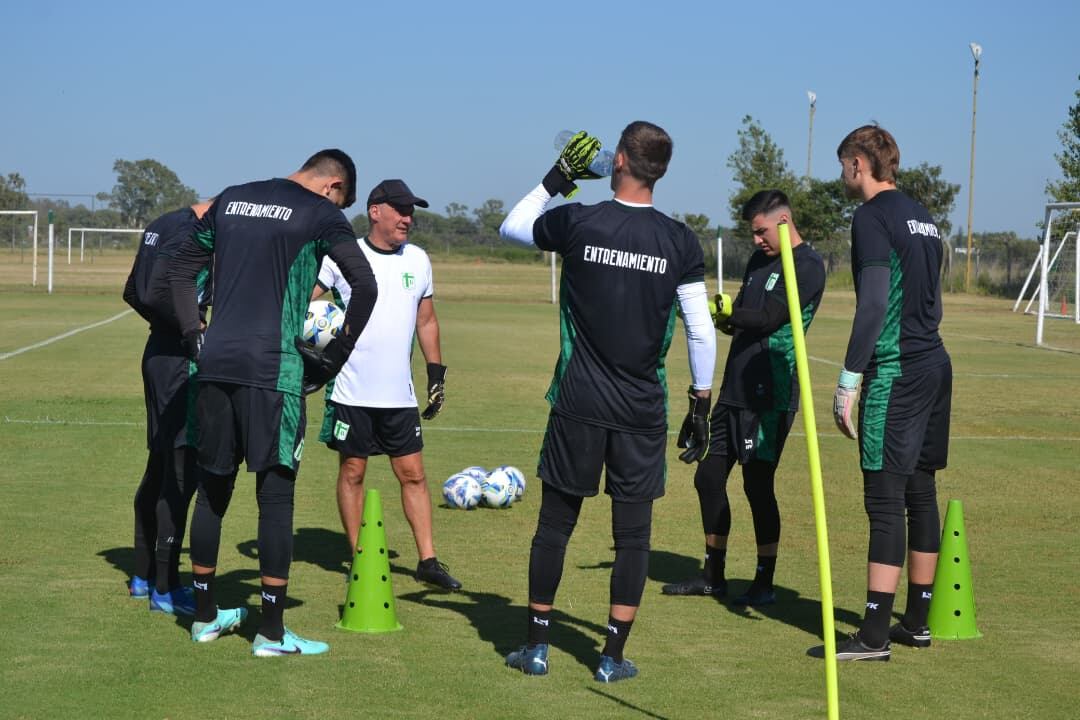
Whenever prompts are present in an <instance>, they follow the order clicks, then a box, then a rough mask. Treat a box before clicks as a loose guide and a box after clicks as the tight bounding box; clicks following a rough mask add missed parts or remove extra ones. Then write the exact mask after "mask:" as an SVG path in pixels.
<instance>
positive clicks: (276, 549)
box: [168, 150, 378, 657]
mask: <svg viewBox="0 0 1080 720" xmlns="http://www.w3.org/2000/svg"><path fill="white" fill-rule="evenodd" d="M355 198H356V168H355V167H354V165H353V162H352V160H351V159H350V158H349V156H348V155H346V154H345V153H343V152H341V151H340V150H323V151H322V152H319V153H316V154H315V155H313V156H312V157H311V158H309V159H308V161H307V162H305V163H304V165H303V167H301V168H300V170H298V171H297V172H295V173H293V174H292V175H290V176H289V177H288V178H287V179H280V178H278V179H274V180H265V181H262V182H253V183H248V184H246V185H237V186H233V187H229V188H226V189H225V190H224V191H222V192H221V194H220V195H218V197H217V200H216V201H215V202H214V204H213V206H211V208H210V210H209V211H208V212H207V213H206V215H205V216H203V218H202V220H200V221H199V223H198V224H197V225H196V227H195V232H194V234H193V235H192V236H191V237H189V238H188V240H186V241H185V243H184V244H183V245H182V246H181V247H180V249H179V251H178V252H177V253H176V256H175V257H174V259H173V262H172V264H171V266H170V270H169V272H168V279H169V283H170V285H171V288H172V294H173V298H174V304H175V306H176V313H177V317H178V318H179V324H180V329H181V332H182V333H183V336H184V343H185V347H186V349H187V350H188V352H189V353H190V355H191V356H192V358H193V359H196V360H197V362H198V366H199V375H198V377H199V385H200V389H199V398H198V401H197V414H198V421H199V440H198V445H199V464H200V465H201V466H202V467H203V469H204V470H205V471H206V475H205V477H204V479H203V482H201V483H200V484H199V490H198V497H197V499H196V502H195V512H194V514H193V517H192V522H191V565H192V570H193V574H194V581H195V582H194V584H195V600H196V605H197V608H196V614H195V622H194V623H193V624H192V626H191V637H192V639H193V640H195V641H197V642H206V641H210V640H214V639H216V638H217V637H218V636H219V635H220V634H221V633H223V632H225V631H227V630H230V629H233V628H235V627H237V626H238V625H239V624H240V623H241V622H242V621H243V619H244V617H245V616H246V614H247V610H246V609H245V608H236V609H231V610H225V609H219V608H218V607H217V604H216V603H215V601H214V574H215V572H216V570H217V556H218V545H219V543H220V539H221V521H222V517H223V516H224V514H225V511H226V509H227V508H228V505H229V500H230V498H231V496H232V490H233V485H234V482H235V480H236V473H237V469H238V464H239V462H240V461H241V460H242V459H244V458H246V459H247V467H248V470H249V471H251V472H254V473H255V478H256V480H255V483H256V484H255V490H256V497H257V499H258V503H259V536H258V542H259V569H260V574H261V575H262V624H261V625H260V627H259V631H258V634H257V635H256V636H255V640H254V642H253V644H252V652H253V653H254V654H255V655H256V656H258V657H272V656H280V655H296V654H308V655H312V654H318V653H322V652H326V651H327V650H328V649H329V647H328V646H327V645H326V643H322V642H316V641H311V640H306V639H304V638H302V637H299V636H298V635H296V634H295V633H293V632H291V631H290V630H288V629H287V628H286V627H285V625H284V620H283V617H282V613H283V611H284V605H285V595H286V588H287V585H288V577H289V565H290V563H291V561H292V545H293V530H292V519H293V494H294V483H295V479H296V471H297V468H298V467H299V464H300V456H301V453H302V452H303V448H304V430H305V425H306V417H305V408H304V398H303V390H304V389H308V390H310V389H312V388H313V387H315V386H317V385H319V384H321V383H325V382H326V381H327V380H328V379H329V378H331V377H333V375H335V374H336V373H337V371H338V370H340V369H341V366H342V365H343V364H344V362H345V360H346V359H347V358H348V356H349V353H350V352H351V351H352V348H353V345H354V344H355V342H356V338H357V336H359V334H360V332H361V331H362V330H363V329H364V326H365V325H366V324H367V321H368V318H369V317H370V316H371V310H372V307H373V306H374V304H375V299H376V297H377V294H378V290H377V287H376V284H375V277H374V275H373V274H372V272H371V266H370V265H369V264H368V262H367V259H366V258H365V257H364V254H363V252H362V251H361V250H360V247H359V246H358V245H357V244H356V235H355V233H354V232H353V229H352V226H350V225H349V222H348V220H346V219H345V215H344V214H343V213H342V212H341V208H346V207H349V206H350V205H352V203H353V201H354V200H355ZM211 255H212V256H213V259H214V311H213V314H212V316H211V318H210V325H209V327H208V328H207V329H206V335H205V344H204V342H203V334H202V332H201V330H200V328H199V318H198V314H197V312H196V303H195V299H194V283H193V280H194V277H195V274H196V272H197V268H198V267H200V266H201V265H203V264H205V262H206V260H207V259H208V258H209V257H210V256H211ZM327 255H328V256H330V257H332V258H333V259H334V261H335V262H336V263H337V264H338V267H340V268H341V272H342V274H343V275H344V276H345V279H346V280H347V281H348V282H349V285H350V286H351V288H352V300H351V302H350V303H349V307H348V310H347V311H346V314H345V324H344V326H343V327H342V332H341V333H339V335H338V336H337V338H336V339H335V340H333V341H331V342H330V344H329V345H327V346H326V348H325V349H324V350H323V351H322V352H318V351H315V350H312V349H311V348H309V347H308V346H304V345H303V343H302V342H301V341H299V340H298V337H297V336H299V335H300V333H301V330H302V328H303V322H304V316H305V314H306V312H307V306H308V298H309V296H310V294H311V287H312V286H313V285H314V284H315V279H316V275H317V273H318V269H319V264H320V263H321V261H322V258H323V257H324V256H327Z"/></svg>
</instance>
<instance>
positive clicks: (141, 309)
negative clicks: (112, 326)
mask: <svg viewBox="0 0 1080 720" xmlns="http://www.w3.org/2000/svg"><path fill="white" fill-rule="evenodd" d="M138 262H139V259H138V258H136V259H135V263H136V265H137V264H138ZM124 302H126V303H127V304H128V305H130V306H131V308H132V309H133V310H134V311H135V312H137V313H139V315H140V316H142V319H143V320H146V321H147V322H153V319H154V317H153V315H152V314H151V312H150V309H149V308H147V307H146V306H145V305H143V304H142V303H141V302H139V293H138V291H137V290H136V289H135V268H134V267H132V268H131V273H130V274H129V275H128V278H127V282H126V283H124Z"/></svg>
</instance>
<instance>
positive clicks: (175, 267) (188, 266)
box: [165, 208, 214, 335]
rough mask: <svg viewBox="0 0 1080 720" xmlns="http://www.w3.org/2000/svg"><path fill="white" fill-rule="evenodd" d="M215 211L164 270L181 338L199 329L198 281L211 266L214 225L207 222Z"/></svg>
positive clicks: (196, 225)
mask: <svg viewBox="0 0 1080 720" xmlns="http://www.w3.org/2000/svg"><path fill="white" fill-rule="evenodd" d="M212 211H213V208H211V209H210V210H209V211H207V213H206V215H204V216H203V219H202V220H200V221H199V222H198V223H196V224H195V230H194V232H193V234H192V235H191V236H190V237H188V238H185V239H184V240H183V241H182V242H181V243H180V244H179V246H178V247H177V248H176V253H175V254H174V255H173V256H172V259H171V261H170V262H169V263H168V267H167V268H166V269H165V281H166V282H167V283H168V286H169V291H170V298H171V300H172V307H173V311H174V312H175V313H176V323H177V325H178V326H179V328H180V334H181V335H186V334H187V333H189V332H192V331H195V330H198V329H199V322H200V321H199V298H198V288H197V287H196V278H198V275H199V271H200V270H202V269H203V268H204V267H206V265H207V263H209V262H210V258H211V256H212V253H213V247H214V245H213V243H214V240H213V238H214V231H213V221H212V220H211V221H209V222H206V221H207V219H208V218H210V217H211V212H212ZM204 222H206V224H204Z"/></svg>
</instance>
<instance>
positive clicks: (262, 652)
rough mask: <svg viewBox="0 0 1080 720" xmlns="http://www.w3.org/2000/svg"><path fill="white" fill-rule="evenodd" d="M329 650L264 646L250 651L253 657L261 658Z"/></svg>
mask: <svg viewBox="0 0 1080 720" xmlns="http://www.w3.org/2000/svg"><path fill="white" fill-rule="evenodd" d="M329 650H330V648H326V650H320V651H318V652H303V651H302V650H301V649H300V648H296V649H295V650H292V651H287V650H267V649H265V648H258V649H256V650H253V651H252V652H251V654H252V655H254V656H255V657H261V658H266V657H288V656H290V655H325V654H326V653H327V652H329Z"/></svg>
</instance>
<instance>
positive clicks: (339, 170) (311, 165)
mask: <svg viewBox="0 0 1080 720" xmlns="http://www.w3.org/2000/svg"><path fill="white" fill-rule="evenodd" d="M305 170H314V171H315V172H317V173H319V174H320V175H322V176H324V177H325V176H334V177H340V178H344V185H343V187H342V188H341V189H342V191H343V192H344V193H345V207H349V206H351V205H352V204H353V203H354V202H356V165H354V164H353V161H352V158H351V157H349V156H348V155H346V154H345V153H344V152H343V151H341V150H338V149H337V148H330V149H327V150H320V151H319V152H317V153H315V154H314V155H312V156H311V157H309V158H308V159H307V161H306V162H305V163H304V164H303V166H302V167H301V168H300V171H301V172H304V171H305Z"/></svg>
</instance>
